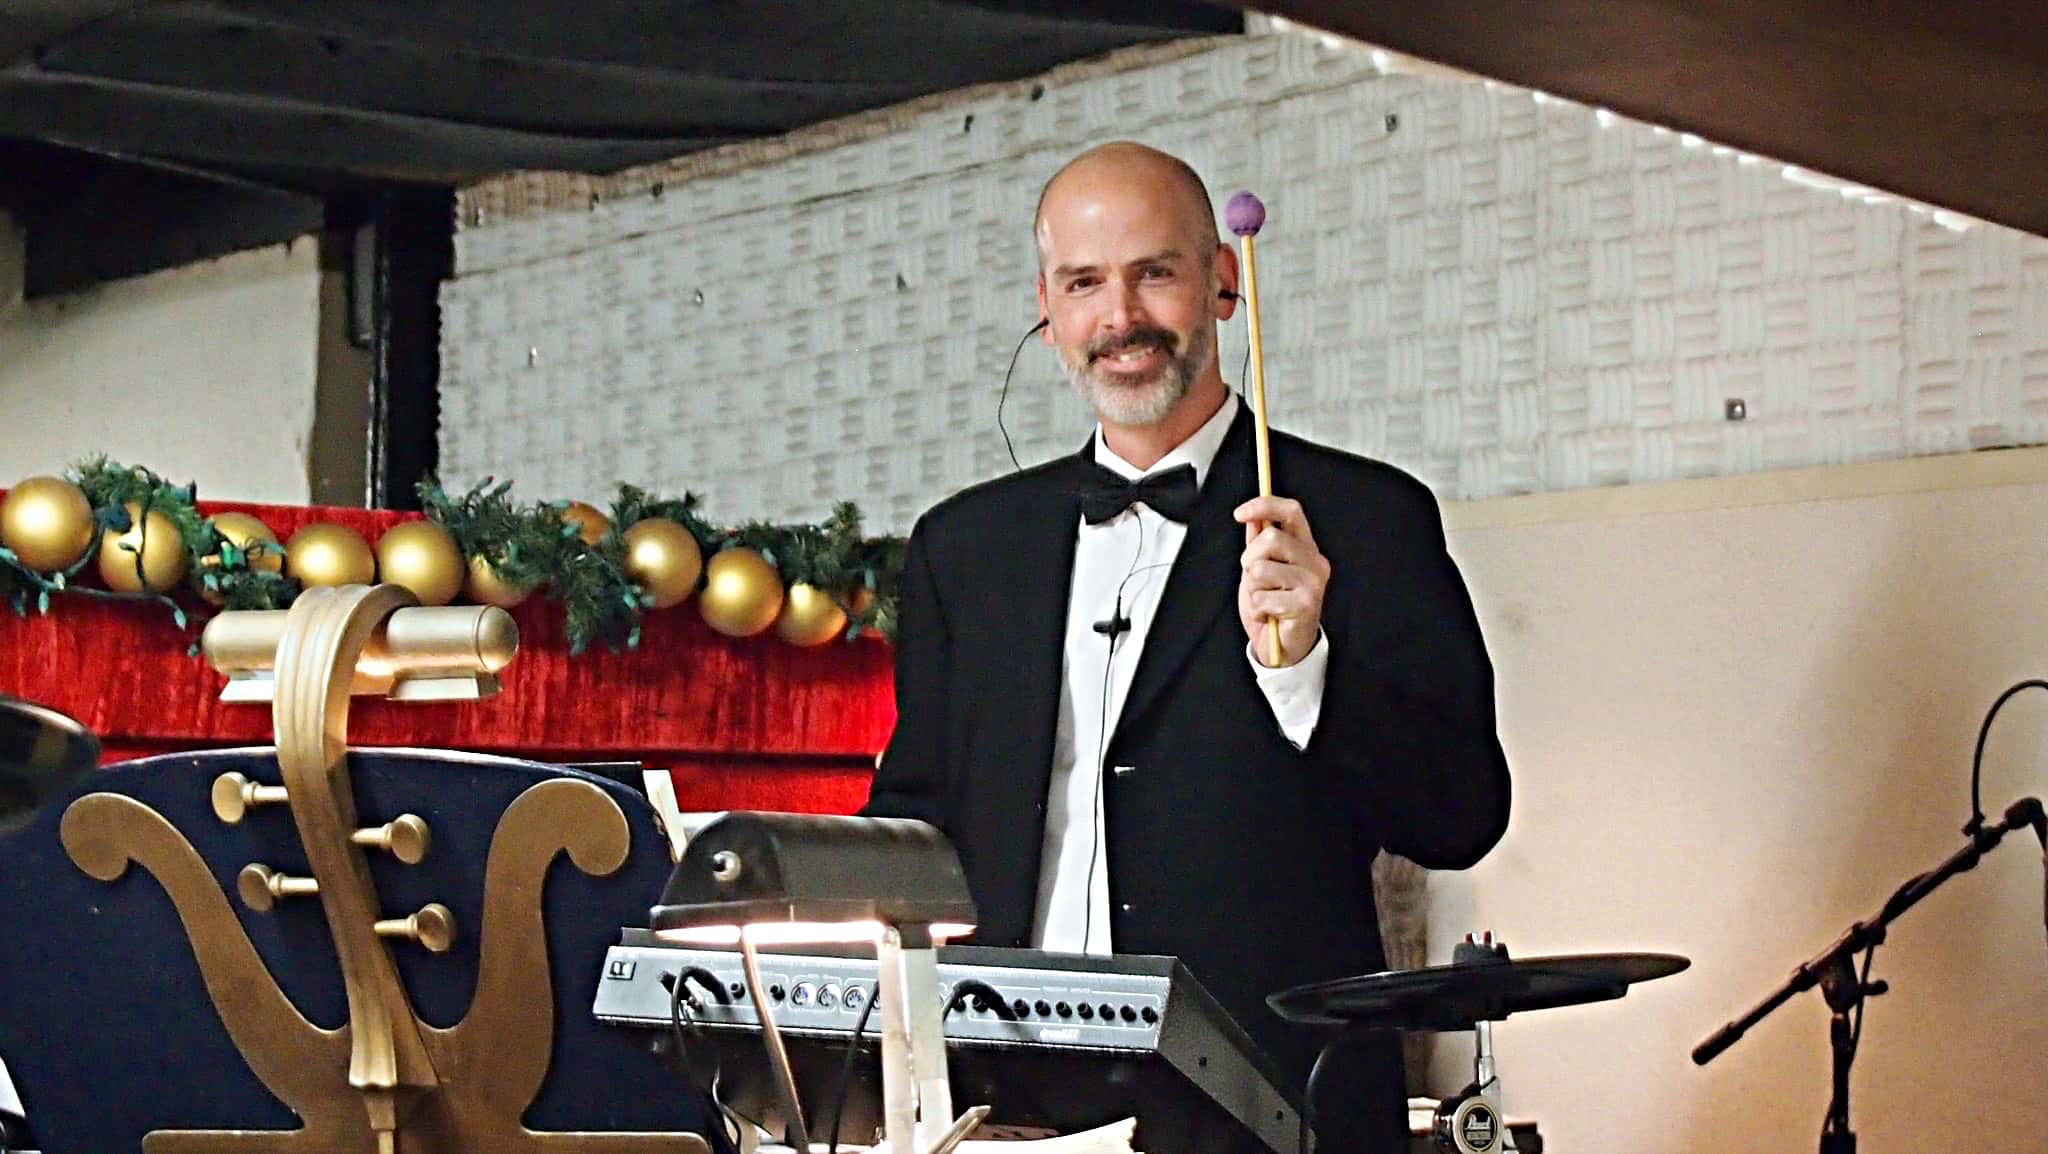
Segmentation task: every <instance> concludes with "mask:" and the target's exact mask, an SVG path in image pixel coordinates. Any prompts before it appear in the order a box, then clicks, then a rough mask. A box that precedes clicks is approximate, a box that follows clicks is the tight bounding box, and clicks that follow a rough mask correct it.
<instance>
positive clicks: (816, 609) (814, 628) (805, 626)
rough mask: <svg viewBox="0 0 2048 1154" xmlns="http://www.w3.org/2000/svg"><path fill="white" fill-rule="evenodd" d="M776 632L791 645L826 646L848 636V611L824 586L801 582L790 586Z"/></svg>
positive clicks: (778, 618) (776, 621) (776, 624)
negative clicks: (821, 587) (829, 642)
mask: <svg viewBox="0 0 2048 1154" xmlns="http://www.w3.org/2000/svg"><path fill="white" fill-rule="evenodd" d="M775 635H776V636H777V637H780V638H782V639H783V640H784V641H787V642H789V643H790V644H791V645H803V646H809V645H823V644H825V643H826V642H827V641H831V640H834V639H835V638H839V637H843V636H845V635H846V610H844V609H841V608H840V607H839V603H838V602H837V601H834V600H832V597H831V595H830V594H828V593H826V592H825V591H824V590H823V589H820V588H818V587H817V586H816V585H811V584H808V583H806V582H803V581H799V582H797V583H796V584H794V585H791V586H790V587H789V596H788V597H787V598H786V599H785V600H784V601H783V603H782V616H780V617H777V618H776V619H775Z"/></svg>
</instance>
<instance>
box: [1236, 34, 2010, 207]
mask: <svg viewBox="0 0 2048 1154" xmlns="http://www.w3.org/2000/svg"><path fill="white" fill-rule="evenodd" d="M1257 7H1258V8H1259V9H1260V10H1262V11H1266V12H1270V13H1272V14H1275V15H1280V16H1285V17H1287V18H1289V19H1293V20H1296V21H1299V22H1301V23H1304V24H1309V25H1312V26H1315V27H1319V28H1324V29H1327V30H1329V31H1332V32H1337V33H1341V34H1344V35H1347V36H1351V37H1354V38H1356V39H1359V40H1363V41H1366V42H1368V43H1371V44H1374V45H1378V46H1380V47H1384V48H1388V49H1391V50H1393V51H1396V52H1401V53H1405V54H1408V55H1411V56H1416V57H1420V58H1422V59H1425V60H1432V61H1436V62H1438V63H1441V64H1446V65H1450V66H1452V67H1455V68H1460V69H1463V70H1465V71H1468V72H1473V73H1476V74H1478V75H1481V76H1487V77H1492V78H1495V79H1498V80H1503V81H1507V82H1509V83H1512V84H1518V85H1522V86H1524V87H1529V88H1536V89H1541V90H1543V91H1546V92H1550V93H1554V94H1556V95H1558V96H1563V97H1568V98H1570V99H1572V100H1576V101H1580V102H1582V103H1586V104H1591V105H1596V106H1602V107H1606V108H1610V109H1613V110H1614V111H1615V112H1618V113H1621V114H1623V115H1625V116H1630V117H1633V118H1635V119H1638V120H1644V121H1648V122H1650V123H1653V124H1661V125H1665V126H1667V127H1670V128H1675V129H1679V130H1681V131H1687V132H1693V133H1697V134H1698V135H1700V136H1702V137H1705V138H1706V139H1708V140H1711V141H1714V142H1716V143H1720V144H1727V145H1731V146H1733V147H1736V148H1740V149H1743V150H1745V151H1748V152H1754V153H1757V154H1758V155H1761V156H1766V157H1770V158H1772V159H1775V160H1780V161H1784V162H1786V163H1790V164H1796V165H1799V166H1801V167H1804V168H1809V169H1812V170H1814V171H1816V172H1821V173H1826V174H1828V175H1830V176H1835V177H1840V178H1842V179H1845V180H1850V181H1854V182H1856V183H1859V184H1865V185H1869V186H1870V187H1872V188H1876V189H1882V190H1884V191H1887V192H1891V193H1895V194H1898V195H1902V196H1906V197H1910V198H1912V199H1915V200H1921V201H1925V202H1927V203H1929V204H1932V205H1936V206H1940V207H1944V208H1950V209H1954V210H1956V211H1959V212H1963V213H1967V214H1969V215H1971V216H1976V217H1980V218H1982V219H1984V220H1988V221H1993V222H1996V223H1999V224H2004V225H2009V226H2011V227H2013V228H2016V229H2021V230H2023V231H2026V232H2032V233H2036V234H2040V235H2044V236H2048V9H2044V8H2043V6H2042V4H2041V2H2040V0H1972V2H1970V3H1956V4H1933V3H1911V2H1908V0H1805V2H1787V0H1447V2H1444V3H1438V4H1416V5H1407V4H1382V3H1346V2H1344V0H1262V2H1261V3H1259V4H1258V5H1257Z"/></svg>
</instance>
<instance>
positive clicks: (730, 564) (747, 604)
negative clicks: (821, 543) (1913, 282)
mask: <svg viewBox="0 0 2048 1154" xmlns="http://www.w3.org/2000/svg"><path fill="white" fill-rule="evenodd" d="M704 572H705V583H704V595H703V596H702V597H700V598H698V610H699V611H700V612H702V613H703V614H704V620H705V622H706V623H708V624H709V625H710V626H711V627H712V628H713V629H716V630H718V631H719V632H720V633H723V634H725V635H726V636H727V637H752V636H753V635H754V634H756V633H759V632H761V631H762V630H764V629H766V628H768V627H769V626H770V625H773V624H775V616H776V614H778V613H780V612H782V578H781V576H780V575H778V574H777V573H776V572H775V567H774V566H773V565H770V564H769V563H768V562H767V561H766V560H765V559H763V558H762V556H761V555H760V554H759V553H756V552H754V551H753V550H752V549H748V548H746V547H744V546H741V547H739V548H734V549H727V550H725V551H724V552H722V553H719V554H717V555H716V556H714V557H712V558H711V562H710V564H708V565H706V566H705V567H704Z"/></svg>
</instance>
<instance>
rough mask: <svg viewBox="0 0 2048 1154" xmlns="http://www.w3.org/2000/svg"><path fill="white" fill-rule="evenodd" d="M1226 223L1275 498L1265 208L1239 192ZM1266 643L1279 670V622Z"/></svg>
mask: <svg viewBox="0 0 2048 1154" xmlns="http://www.w3.org/2000/svg"><path fill="white" fill-rule="evenodd" d="M1223 222H1224V223H1225V224H1226V225H1228V226H1229V227H1230V231H1231V232H1233V233H1236V234H1237V240H1238V246H1239V249H1240V250H1241V251H1242V253H1243V255H1244V261H1243V263H1244V308H1245V314H1244V325H1245V333H1246V335H1247V337H1248V339H1249V340H1250V342H1251V371H1252V428H1253V430H1254V431H1255V434H1256V442H1255V443H1256V444H1257V446H1258V458H1259V496H1261V497H1270V496H1272V495H1273V447H1272V440H1271V437H1270V436H1269V434H1268V433H1267V431H1266V356H1265V348H1264V346H1263V344H1262V343H1261V340H1260V333H1259V269H1258V259H1257V256H1258V254H1257V244H1256V241H1255V239H1254V238H1256V237H1257V236H1258V234H1259V229H1260V228H1262V227H1263V226H1264V225H1265V223H1266V206H1265V205H1264V204H1262V203H1260V201H1259V198H1258V197H1256V196H1253V195H1252V194H1251V193H1249V192H1240V193H1238V194H1237V195H1236V196H1233V197H1231V198H1230V203H1228V204H1227V205H1225V206H1224V208H1223ZM1264 641H1265V651H1266V653H1265V663H1266V665H1267V666H1268V667H1269V668H1277V667H1278V666H1279V665H1280V663H1281V662H1282V661H1284V660H1285V659H1286V655H1285V654H1284V653H1283V652H1282V651H1281V648H1280V622H1279V621H1278V620H1277V619H1275V618H1271V617H1268V618H1267V619H1266V629H1265V637H1264Z"/></svg>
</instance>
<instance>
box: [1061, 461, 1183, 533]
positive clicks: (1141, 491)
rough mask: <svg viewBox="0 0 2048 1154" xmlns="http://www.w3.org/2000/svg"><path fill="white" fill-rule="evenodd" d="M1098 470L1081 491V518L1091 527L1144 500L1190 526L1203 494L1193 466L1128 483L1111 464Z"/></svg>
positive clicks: (1170, 517)
mask: <svg viewBox="0 0 2048 1154" xmlns="http://www.w3.org/2000/svg"><path fill="white" fill-rule="evenodd" d="M1094 468H1095V471H1094V472H1093V473H1090V474H1089V476H1088V480H1087V481H1086V482H1084V483H1083V485H1082V489H1081V515H1082V516H1083V517H1086V518H1087V519H1088V523H1089V524H1090V525H1100V524H1102V523H1103V522H1104V521H1107V520H1110V519H1111V518H1113V517H1115V516H1116V515H1117V514H1119V513H1122V512H1123V511H1124V510H1125V509H1128V508H1130V507H1131V506H1132V505H1135V504H1137V503H1138V502H1140V501H1143V502H1144V503H1145V504H1146V505H1147V506H1149V507H1150V508H1151V509H1152V511H1153V512H1155V513H1157V514H1159V515H1160V516H1162V517H1164V518H1166V519H1167V520H1169V521H1179V522H1181V523H1182V524H1186V523H1187V519H1188V515H1189V514H1191V513H1193V512H1194V511H1195V499H1196V498H1197V497H1199V496H1200V495H1201V493H1200V491H1199V490H1198V489H1197V487H1196V485H1195V467H1194V466H1193V465H1176V466H1174V467H1173V468H1171V469H1168V470H1166V471H1165V472H1163V473H1153V474H1151V475H1149V476H1144V477H1140V478H1138V479H1137V480H1135V481H1126V480H1124V478H1123V477H1122V476H1121V475H1119V474H1118V473H1117V471H1116V470H1114V469H1111V468H1110V467H1108V466H1107V465H1102V464H1099V463H1098V464H1096V465H1095V467H1094Z"/></svg>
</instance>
